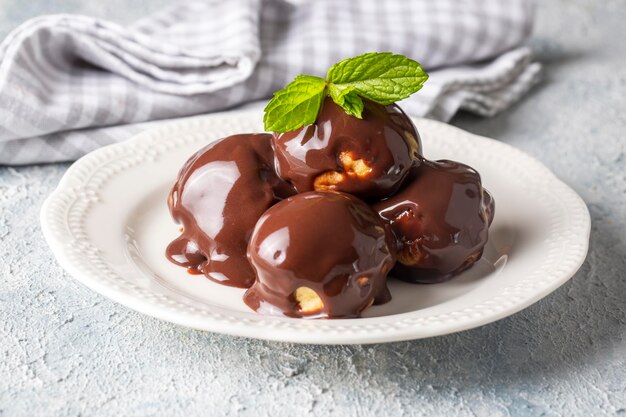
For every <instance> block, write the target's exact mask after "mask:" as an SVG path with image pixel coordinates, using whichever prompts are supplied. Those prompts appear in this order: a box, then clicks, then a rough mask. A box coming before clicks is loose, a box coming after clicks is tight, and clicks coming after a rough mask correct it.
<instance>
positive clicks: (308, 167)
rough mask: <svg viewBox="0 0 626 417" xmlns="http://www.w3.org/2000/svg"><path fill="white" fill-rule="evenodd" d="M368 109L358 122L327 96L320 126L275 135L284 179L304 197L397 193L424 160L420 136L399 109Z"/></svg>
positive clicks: (367, 105) (371, 104) (368, 103)
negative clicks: (412, 169)
mask: <svg viewBox="0 0 626 417" xmlns="http://www.w3.org/2000/svg"><path fill="white" fill-rule="evenodd" d="M364 104H365V108H364V110H363V115H362V116H363V118H362V119H358V118H356V117H354V116H350V115H348V114H347V113H346V112H345V111H344V110H343V109H342V108H341V107H339V106H337V105H336V104H335V103H334V102H333V101H332V99H330V98H328V97H327V98H326V99H325V100H324V102H323V105H322V108H321V110H320V113H319V115H318V116H317V120H316V121H315V123H313V124H311V125H308V126H304V127H302V128H300V129H297V130H295V131H293V132H287V133H276V134H274V139H273V145H274V150H275V152H276V170H277V172H278V174H279V175H280V176H281V178H283V179H285V180H287V181H289V182H290V183H292V184H293V185H294V186H295V188H296V189H297V190H298V192H305V191H313V190H317V191H327V190H333V191H342V192H346V193H350V194H354V195H356V196H359V197H361V198H370V197H376V198H383V197H387V196H389V195H391V194H392V193H393V192H394V191H396V190H397V189H398V188H399V186H400V184H401V182H402V180H403V179H404V178H405V176H406V175H407V174H408V172H409V169H410V167H411V166H412V165H413V164H415V163H417V162H418V158H419V156H420V155H421V143H420V138H419V135H418V133H417V130H416V129H415V126H414V125H413V123H412V122H411V119H409V118H408V117H407V115H406V114H404V112H403V111H402V110H401V109H400V107H398V106H396V105H395V104H391V105H388V106H383V105H380V104H377V103H374V102H371V101H368V100H364Z"/></svg>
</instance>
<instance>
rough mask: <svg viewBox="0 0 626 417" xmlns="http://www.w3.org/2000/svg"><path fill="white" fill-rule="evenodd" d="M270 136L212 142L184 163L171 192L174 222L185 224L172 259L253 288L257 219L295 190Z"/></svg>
mask: <svg viewBox="0 0 626 417" xmlns="http://www.w3.org/2000/svg"><path fill="white" fill-rule="evenodd" d="M270 138H271V135H269V134H242V135H234V136H229V137H227V138H224V139H222V140H220V141H218V142H215V143H212V144H210V145H208V146H207V147H205V148H203V149H201V150H200V151H198V152H197V153H196V154H195V155H193V156H192V157H191V158H190V159H189V160H188V161H187V162H186V163H185V165H184V166H183V167H182V169H181V170H180V173H179V174H178V178H177V180H176V183H175V184H174V187H173V188H172V190H171V192H170V195H169V200H168V204H169V208H170V212H171V214H172V217H173V218H174V220H176V221H177V222H179V223H182V225H183V231H182V234H181V236H180V237H178V238H177V239H176V240H174V241H173V242H172V243H170V244H169V246H168V247H167V250H166V255H167V257H168V258H169V259H170V260H171V261H172V262H174V263H175V264H177V265H180V266H184V267H186V268H188V269H189V271H190V272H192V273H193V272H194V271H195V272H199V273H202V274H204V275H206V276H207V277H208V278H210V279H212V280H213V281H216V282H219V283H221V284H225V285H230V286H234V287H242V288H247V287H250V286H251V285H252V283H253V282H254V271H252V268H251V267H250V264H249V263H248V261H247V258H246V247H247V245H248V240H249V238H250V235H251V234H252V229H253V228H254V226H255V224H256V222H257V220H258V219H259V217H261V215H262V214H263V212H264V211H265V210H267V209H268V208H269V207H270V206H272V205H273V204H274V203H276V202H277V201H279V200H280V199H282V198H285V197H287V196H289V195H292V194H294V190H293V188H292V187H291V186H290V185H288V184H287V183H285V182H284V181H282V180H280V179H279V178H278V176H277V175H276V174H275V172H274V169H273V159H274V154H273V151H272V147H271V140H270Z"/></svg>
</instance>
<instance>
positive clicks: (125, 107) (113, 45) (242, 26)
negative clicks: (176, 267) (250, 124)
mask: <svg viewBox="0 0 626 417" xmlns="http://www.w3.org/2000/svg"><path fill="white" fill-rule="evenodd" d="M532 18H533V5H532V3H531V2H530V1H527V0H507V1H502V0H438V1H430V0H411V1H409V0H386V1H381V0H359V1H356V0H355V1H341V2H339V1H337V0H291V1H286V0H229V1H192V2H187V3H183V4H182V5H181V4H176V5H173V6H172V7H169V8H167V9H165V10H162V11H160V12H158V13H156V14H154V15H151V16H148V17H146V18H144V19H142V20H140V21H138V22H136V23H135V24H133V25H131V26H130V27H122V26H120V25H118V24H115V23H112V22H108V21H104V20H99V19H94V18H91V17H86V16H75V15H52V16H42V17H38V18H35V19H32V20H29V21H27V22H25V23H24V24H22V25H21V26H19V27H18V28H17V29H15V30H14V31H13V32H12V33H11V34H9V36H8V37H7V38H6V39H5V40H4V42H3V43H2V45H0V109H1V112H0V119H1V122H0V164H30V163H38V162H54V161H67V160H73V159H76V158H78V157H80V156H81V155H84V154H85V153H87V152H89V151H91V150H93V149H95V148H98V147H100V146H103V145H107V144H110V143H113V142H118V141H121V140H124V139H127V138H128V137H130V136H131V135H133V134H134V133H137V132H139V131H141V130H143V129H145V128H146V127H148V126H153V125H156V124H158V123H163V120H165V119H171V118H176V117H181V116H188V115H195V114H201V113H206V112H212V111H219V110H224V109H228V108H232V107H234V106H237V105H240V104H243V103H247V102H252V101H255V100H262V99H267V98H268V97H271V94H272V92H273V91H275V90H276V89H279V88H281V87H282V86H283V85H285V84H286V83H288V82H289V81H291V80H292V79H293V78H294V77H295V76H296V75H297V74H300V73H306V74H313V75H324V74H325V72H326V70H327V69H328V67H329V66H330V65H332V64H333V63H334V62H336V61H338V60H340V59H342V58H345V57H349V56H353V55H358V54H361V53H363V52H368V51H392V52H395V53H400V54H404V55H407V56H409V57H411V58H414V59H416V60H418V61H420V62H421V63H422V64H423V65H424V67H425V68H426V69H427V70H428V71H429V72H430V74H431V78H430V80H429V81H428V82H427V83H426V86H425V87H424V88H423V89H422V90H421V91H420V92H419V93H418V94H415V95H414V96H413V97H411V98H409V99H407V100H405V101H404V102H403V103H402V104H401V105H402V106H403V107H404V108H405V110H406V111H407V112H409V113H410V114H413V115H418V116H426V117H431V118H435V119H439V120H444V121H448V120H449V119H450V118H451V117H452V116H453V115H454V114H455V113H456V112H457V111H459V110H460V109H465V110H468V111H471V112H474V113H478V114H480V115H484V116H490V115H493V114H495V113H497V112H499V111H501V110H503V109H505V108H507V107H508V106H510V105H511V103H513V102H514V101H516V100H517V99H518V98H519V97H520V96H521V95H523V94H524V93H525V92H526V91H527V90H528V89H529V88H530V86H532V85H533V84H534V83H535V82H536V80H537V79H538V74H539V72H540V66H539V64H537V63H533V62H532V61H531V56H530V51H529V50H528V49H527V48H526V47H524V46H522V43H523V42H524V40H525V39H526V38H527V37H528V34H529V32H530V29H531V26H532Z"/></svg>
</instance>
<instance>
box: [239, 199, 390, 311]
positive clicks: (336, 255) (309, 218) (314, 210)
mask: <svg viewBox="0 0 626 417" xmlns="http://www.w3.org/2000/svg"><path fill="white" fill-rule="evenodd" d="M393 246H394V239H393V236H392V234H391V233H390V232H389V230H388V228H387V226H386V225H385V223H384V222H383V221H382V220H381V219H380V218H379V217H378V216H377V214H376V213H375V212H374V211H373V210H372V209H371V208H370V207H369V206H367V205H366V204H365V203H363V202H362V201H360V200H359V199H357V198H356V197H353V196H351V195H348V194H343V193H336V192H309V193H304V194H298V195H296V196H293V197H290V198H288V199H286V200H284V201H282V202H280V203H278V204H276V205H275V206H273V207H272V208H270V209H269V210H268V211H267V212H265V214H263V216H262V217H261V219H260V220H259V222H258V224H257V226H256V228H255V230H254V232H253V234H252V238H251V239H250V244H249V247H248V258H249V260H250V263H251V264H252V266H253V267H254V269H255V271H256V273H257V277H258V279H257V281H256V282H255V283H254V285H253V286H252V287H251V288H250V289H249V290H248V291H247V292H246V294H245V296H244V301H245V302H246V304H248V306H250V307H251V308H252V309H253V310H256V311H258V312H262V313H267V314H284V315H286V316H290V317H303V316H309V317H311V316H314V317H327V318H337V317H357V316H359V315H360V313H361V311H363V310H364V309H365V308H367V307H368V306H370V305H371V304H372V303H377V304H381V303H384V302H387V301H389V300H390V299H391V296H390V293H389V290H388V289H387V284H386V276H387V273H388V272H389V270H390V269H391V267H392V266H393V263H394V261H395V259H394V258H395V257H394V254H393V252H394V249H393ZM302 287H304V288H308V289H311V290H313V291H315V293H317V295H318V296H319V298H320V299H321V301H322V303H323V308H321V310H317V311H306V310H304V311H303V306H302V305H300V303H299V302H298V300H297V299H296V290H298V288H302Z"/></svg>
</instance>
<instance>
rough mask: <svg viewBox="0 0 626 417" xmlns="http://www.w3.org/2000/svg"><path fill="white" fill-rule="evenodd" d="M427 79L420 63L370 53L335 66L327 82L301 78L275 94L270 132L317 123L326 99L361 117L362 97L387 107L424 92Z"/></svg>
mask: <svg viewBox="0 0 626 417" xmlns="http://www.w3.org/2000/svg"><path fill="white" fill-rule="evenodd" d="M427 79H428V74H426V72H425V71H424V70H423V69H422V66H421V65H420V64H419V62H417V61H414V60H412V59H409V58H407V57H405V56H404V55H394V54H392V53H390V52H383V53H378V52H369V53H366V54H363V55H359V56H357V57H354V58H348V59H344V60H343V61H340V62H338V63H336V64H335V65H333V66H332V67H331V68H330V69H329V70H328V74H327V75H326V80H324V79H322V78H320V77H314V76H312V75H299V76H297V77H296V78H295V80H293V81H292V82H291V83H289V84H287V86H285V88H284V89H282V90H279V91H277V92H276V93H274V97H273V98H272V100H270V102H269V103H268V104H267V106H266V107H265V115H264V117H263V124H264V126H265V130H267V131H273V132H289V131H292V130H296V129H298V128H300V127H302V126H305V125H309V124H311V123H313V122H315V119H316V118H317V115H318V113H319V110H320V107H321V106H322V101H323V99H324V97H325V96H326V95H328V96H330V97H331V99H332V100H333V101H334V102H335V103H336V104H337V105H338V106H340V107H341V108H343V109H344V110H345V111H346V113H348V114H349V115H351V116H354V117H357V118H359V119H361V118H362V113H363V106H364V105H363V98H365V99H368V100H371V101H374V102H376V103H379V104H382V105H388V104H391V103H394V102H396V101H399V100H403V99H405V98H407V97H409V96H410V95H411V94H413V93H415V92H416V91H418V90H419V89H421V88H422V86H423V85H424V82H426V80H427Z"/></svg>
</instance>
